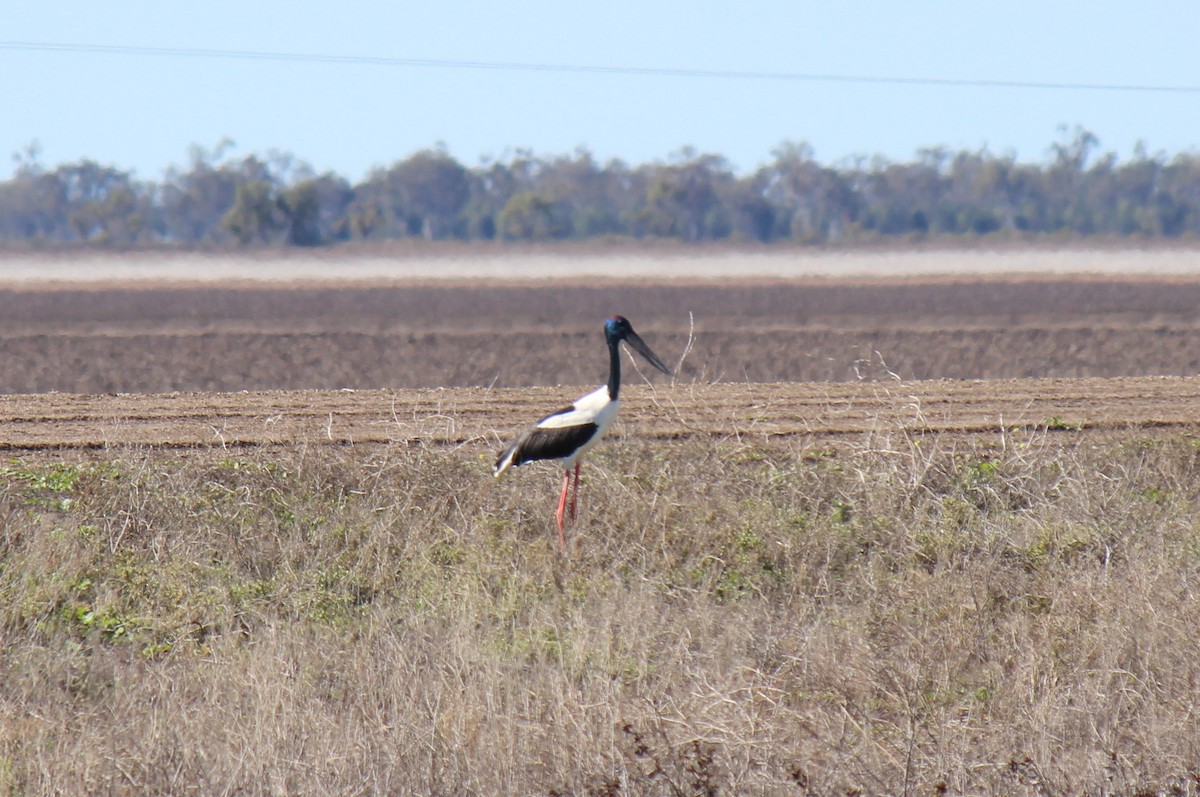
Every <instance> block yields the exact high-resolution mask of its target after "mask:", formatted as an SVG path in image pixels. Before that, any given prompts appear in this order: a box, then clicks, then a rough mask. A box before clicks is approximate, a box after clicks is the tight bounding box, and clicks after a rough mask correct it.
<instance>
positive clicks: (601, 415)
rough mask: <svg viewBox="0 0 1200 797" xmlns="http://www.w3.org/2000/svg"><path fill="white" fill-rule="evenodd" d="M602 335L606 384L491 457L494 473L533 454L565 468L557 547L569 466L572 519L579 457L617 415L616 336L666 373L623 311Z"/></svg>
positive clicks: (618, 358) (561, 537)
mask: <svg viewBox="0 0 1200 797" xmlns="http://www.w3.org/2000/svg"><path fill="white" fill-rule="evenodd" d="M604 339H605V341H606V342H607V343H608V355H609V359H608V362H609V366H608V384H607V385H602V386H601V387H599V388H597V389H596V390H594V391H592V392H591V393H588V394H587V395H586V396H584V397H583V398H581V399H579V400H578V401H576V402H575V403H574V404H572V405H571V406H570V407H566V408H565V409H561V410H559V411H558V412H554V413H551V414H550V415H547V416H546V417H545V418H542V419H541V420H540V421H538V422H537V423H535V424H534V425H533V426H531V427H529V428H528V429H526V430H525V431H524V432H523V433H521V434H520V435H519V436H518V437H517V438H516V439H515V440H513V441H512V442H511V443H509V444H508V445H507V446H505V447H504V450H503V451H501V452H500V456H499V457H498V458H497V459H496V469H495V471H494V475H495V476H497V477H499V476H501V475H503V474H504V472H505V471H507V470H508V469H509V468H513V467H516V466H518V465H523V464H525V463H526V462H532V461H534V460H538V459H561V460H562V461H563V464H564V466H565V467H566V472H565V473H564V474H563V485H562V493H561V494H560V495H559V496H558V509H557V511H556V512H555V513H554V520H555V522H556V523H557V524H558V544H559V546H561V547H566V538H565V536H564V527H565V525H566V524H565V522H564V516H565V515H566V511H567V487H568V486H570V484H571V470H572V466H573V467H574V471H575V489H574V491H573V492H572V494H571V520H572V521H573V520H575V508H576V502H577V500H578V498H579V458H580V457H581V456H582V455H583V453H584V452H585V451H587V450H588V449H589V448H591V447H592V446H594V445H595V444H596V441H598V440H599V439H600V438H601V437H603V436H604V433H605V432H607V431H608V429H609V427H610V426H612V425H613V421H615V420H616V419H617V396H618V394H619V393H620V392H621V351H620V344H621V341H626V342H628V343H629V345H630V346H632V347H633V350H634V351H636V352H637V353H638V354H640V355H642V356H643V357H645V358H646V360H647V362H649V363H650V364H651V365H653V366H654V367H655V368H657V369H658V370H660V371H662V372H663V373H664V374H668V375H669V374H670V373H671V372H670V370H668V368H667V366H666V365H664V364H663V361H662V360H660V359H659V358H658V355H657V354H655V353H654V352H653V351H651V350H650V347H649V346H647V345H646V342H645V341H643V340H642V339H641V337H640V336H639V335H638V333H636V332H634V331H633V325H632V324H630V323H629V321H628V320H627V319H625V318H624V317H623V316H619V315H616V316H613V317H612V318H610V319H608V320H607V321H605V322H604Z"/></svg>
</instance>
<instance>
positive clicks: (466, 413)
mask: <svg viewBox="0 0 1200 797" xmlns="http://www.w3.org/2000/svg"><path fill="white" fill-rule="evenodd" d="M576 392H578V391H576V390H573V389H571V388H526V389H511V390H488V389H472V388H456V389H436V390H401V391H392V390H367V391H259V392H241V393H169V394H129V395H68V394H46V395H16V396H8V397H5V399H4V401H3V402H2V404H0V430H2V431H0V448H2V449H5V450H9V451H25V452H34V451H39V450H40V451H49V452H56V453H57V452H61V451H62V450H64V449H93V450H103V449H108V448H113V447H119V446H152V447H155V448H165V449H169V448H178V449H194V448H216V449H226V448H233V447H261V446H272V445H287V446H292V445H297V444H304V445H308V446H322V445H333V446H344V445H372V444H389V445H390V444H403V445H422V446H430V445H432V446H447V447H459V446H472V447H476V446H477V447H479V448H480V449H481V450H483V451H487V450H490V449H491V448H492V447H494V446H496V445H499V444H500V443H501V442H502V441H503V439H504V438H506V437H507V436H508V435H511V434H514V433H515V432H517V431H519V430H520V429H522V428H523V427H524V426H525V425H526V424H528V423H530V422H532V421H534V420H536V419H537V418H538V417H540V414H541V413H543V412H544V411H547V410H549V409H553V408H555V407H558V406H559V405H561V404H563V403H565V402H568V401H570V400H572V399H573V398H575V397H576V396H575V394H576ZM622 405H623V407H622V418H623V421H622V424H621V425H620V426H619V427H618V433H619V434H623V435H626V436H629V437H636V438H641V439H646V440H672V439H679V438H686V437H701V438H703V437H718V438H722V437H737V438H739V439H743V438H749V439H753V440H754V441H756V442H767V443H769V442H771V441H788V440H791V441H795V440H797V439H802V440H804V441H808V442H809V443H811V444H812V445H823V444H826V443H829V442H832V441H836V440H838V439H848V438H853V439H854V440H855V441H856V443H857V442H859V441H861V440H862V438H863V436H870V435H871V434H872V433H873V432H876V431H879V430H882V429H886V430H887V432H888V434H892V435H894V434H896V433H898V432H901V433H904V434H908V435H929V436H934V437H937V438H938V439H941V440H945V439H949V438H953V437H958V436H966V437H982V438H986V439H989V440H997V439H999V440H1002V439H1003V437H1004V435H1005V434H1006V433H1012V432H1016V431H1022V432H1036V431H1039V430H1041V431H1045V432H1047V433H1066V434H1072V435H1080V434H1085V435H1086V434H1096V433H1104V432H1111V431H1114V430H1119V431H1122V432H1130V431H1133V430H1137V429H1145V430H1147V431H1149V430H1155V429H1179V430H1182V431H1188V430H1192V429H1196V430H1200V378H1197V377H1189V378H1178V377H1146V378H1120V379H1022V380H993V381H954V380H937V381H925V382H899V381H881V382H859V383H810V384H799V383H775V384H720V385H675V386H670V385H649V386H647V385H641V386H639V385H636V384H635V385H633V386H631V387H628V388H627V389H626V390H625V392H624V393H623V398H622Z"/></svg>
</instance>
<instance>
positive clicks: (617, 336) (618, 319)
mask: <svg viewBox="0 0 1200 797" xmlns="http://www.w3.org/2000/svg"><path fill="white" fill-rule="evenodd" d="M604 337H605V338H606V339H607V340H608V345H609V346H612V347H614V350H615V347H616V346H617V344H618V343H620V342H621V341H625V342H626V343H628V344H629V345H630V347H631V348H632V349H633V350H634V351H636V352H637V353H638V354H640V355H642V356H643V357H645V358H646V362H648V363H650V364H651V365H653V366H654V367H655V368H657V369H658V370H660V371H662V372H663V373H664V374H668V375H670V373H671V371H670V369H669V368H667V366H666V365H665V364H663V361H662V360H660V359H659V358H658V355H657V354H655V353H654V352H653V351H651V350H650V347H649V346H647V345H646V342H645V341H644V340H642V338H641V336H640V335H638V333H636V332H634V331H633V324H630V323H629V319H628V318H626V317H625V316H623V315H615V316H613V317H612V318H609V319H608V320H607V321H605V322H604Z"/></svg>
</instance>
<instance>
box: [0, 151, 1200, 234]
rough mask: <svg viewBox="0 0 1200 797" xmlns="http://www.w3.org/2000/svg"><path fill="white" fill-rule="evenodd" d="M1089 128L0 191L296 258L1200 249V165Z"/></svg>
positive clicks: (48, 213)
mask: <svg viewBox="0 0 1200 797" xmlns="http://www.w3.org/2000/svg"><path fill="white" fill-rule="evenodd" d="M1097 145H1098V141H1097V139H1096V137H1095V136H1094V135H1093V134H1092V133H1090V132H1088V131H1086V130H1083V129H1079V128H1076V129H1075V130H1074V131H1071V132H1069V133H1067V134H1066V135H1064V137H1063V139H1062V140H1061V141H1060V142H1058V143H1056V144H1053V145H1051V148H1050V151H1049V152H1050V156H1049V158H1048V159H1047V160H1046V161H1045V162H1043V163H1019V162H1017V161H1016V160H1015V159H1014V158H1013V157H1011V156H1007V155H995V154H992V153H990V152H988V151H987V150H986V149H983V150H980V151H975V152H969V151H959V152H951V151H949V150H947V149H945V148H930V149H924V150H921V151H919V152H918V153H917V157H916V159H915V160H913V161H911V162H908V163H893V162H890V161H887V160H884V159H882V158H859V159H853V160H849V161H846V162H844V163H843V164H841V165H838V166H828V165H822V164H820V163H818V162H817V161H816V160H815V159H814V157H813V151H812V149H811V148H810V147H808V146H807V145H805V144H796V143H787V144H784V145H782V146H780V147H779V148H778V149H776V150H775V151H774V152H773V153H772V156H773V160H772V161H771V162H770V163H768V164H767V165H765V166H763V167H762V168H760V169H758V170H757V171H756V172H754V173H753V174H750V175H746V176H737V175H736V174H735V173H734V172H733V171H732V169H731V168H730V166H729V164H728V163H727V162H726V161H725V160H724V159H723V158H721V157H720V156H717V155H710V154H701V153H697V152H695V151H693V150H690V149H684V150H682V151H681V152H679V153H677V154H676V155H674V156H672V157H671V158H670V159H668V161H667V162H665V163H652V164H643V165H640V166H630V165H627V164H625V163H623V162H621V161H617V160H614V161H610V162H608V163H598V162H597V161H596V160H595V159H594V158H593V157H592V155H591V154H590V153H588V152H587V151H584V150H580V151H577V152H575V153H574V154H572V155H567V156H554V157H549V158H542V157H535V156H534V155H533V154H531V153H527V152H518V153H517V154H515V155H513V156H511V157H509V158H508V159H507V160H505V161H501V160H488V161H483V162H481V163H480V165H478V166H474V167H470V166H465V165H463V164H461V163H459V162H458V161H457V160H455V159H454V158H453V157H451V156H450V155H449V154H447V153H446V152H445V151H444V150H443V149H440V148H433V149H429V150H425V151H422V152H418V153H416V154H414V155H411V156H409V157H407V158H405V159H404V160H401V161H398V162H396V163H395V164H393V165H392V166H390V167H388V168H379V169H376V170H375V171H373V172H372V173H371V174H370V175H368V176H367V177H366V178H365V179H364V180H363V181H362V182H360V183H358V184H351V183H350V182H349V181H348V180H346V179H345V178H344V177H341V176H338V175H337V174H333V173H325V174H316V173H314V171H313V170H312V169H311V168H310V167H308V166H307V165H306V164H304V163H303V162H300V161H298V160H296V159H295V158H293V157H292V156H290V155H271V156H269V157H266V158H260V157H258V156H254V155H251V156H247V157H240V158H238V157H232V156H230V154H229V151H230V147H231V145H230V144H229V142H222V144H220V145H218V146H217V147H215V148H214V149H212V150H206V149H202V148H193V150H192V152H191V155H190V162H189V163H188V165H187V167H186V168H183V169H181V168H172V169H171V170H169V171H168V172H167V173H166V174H165V176H164V178H163V180H162V181H161V182H152V181H145V180H138V179H135V178H134V176H133V175H132V174H131V173H129V172H123V171H120V170H118V169H115V168H112V167H109V166H104V165H101V164H99V163H96V162H93V161H90V160H83V161H80V162H79V163H71V164H65V165H61V166H58V167H56V168H53V169H47V168H45V167H43V166H42V165H41V164H40V163H39V160H38V150H37V147H36V145H31V146H30V148H29V149H28V150H27V151H26V152H24V153H20V154H18V155H16V156H14V158H15V159H16V169H15V171H14V174H13V176H12V178H11V179H9V180H7V181H4V182H0V244H3V245H7V246H12V245H19V246H34V247H38V246H56V245H98V246H112V247H143V246H168V247H179V248H190V247H231V246H297V247H311V246H324V245H329V244H335V243H338V242H343V241H383V240H394V239H403V238H423V239H427V240H443V239H451V240H463V241H473V240H507V241H555V240H567V239H589V238H597V237H619V238H631V239H647V238H665V239H677V240H681V241H687V242H701V241H752V242H766V243H769V242H776V241H792V242H801V243H813V244H826V243H854V242H867V241H879V240H889V239H897V238H903V239H910V240H919V239H921V238H925V237H945V236H962V235H970V236H1010V237H1026V236H1046V235H1048V236H1065V237H1083V236H1093V235H1102V236H1115V237H1138V238H1179V237H1188V236H1192V237H1194V236H1197V235H1200V155H1198V154H1194V153H1193V154H1179V155H1175V156H1173V157H1167V156H1165V155H1162V154H1158V155H1150V154H1148V153H1146V152H1145V151H1144V149H1142V148H1139V150H1138V151H1137V152H1135V154H1134V157H1133V158H1131V159H1126V160H1119V159H1118V158H1117V157H1116V156H1115V155H1113V154H1111V153H1109V154H1103V155H1099V156H1097Z"/></svg>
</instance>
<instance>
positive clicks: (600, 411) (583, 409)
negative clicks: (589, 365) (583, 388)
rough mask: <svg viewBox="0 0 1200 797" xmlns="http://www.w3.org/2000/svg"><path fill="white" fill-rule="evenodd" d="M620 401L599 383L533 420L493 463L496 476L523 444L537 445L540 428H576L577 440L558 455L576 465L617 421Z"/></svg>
mask: <svg viewBox="0 0 1200 797" xmlns="http://www.w3.org/2000/svg"><path fill="white" fill-rule="evenodd" d="M620 403H621V402H620V401H618V400H616V399H613V398H610V397H609V395H608V386H607V385H601V386H600V387H598V388H596V389H595V390H593V391H592V392H591V393H588V394H587V395H586V396H584V397H582V398H580V399H578V400H577V401H576V402H575V403H574V404H572V405H571V406H570V407H568V408H567V409H565V410H562V411H561V412H556V413H554V414H553V415H547V416H546V417H545V418H542V419H541V420H540V421H538V422H537V423H536V424H534V425H533V427H532V428H530V429H529V431H528V432H526V433H525V435H523V436H522V438H521V439H520V440H518V441H517V444H515V445H513V446H512V447H511V448H510V450H509V451H508V452H507V453H506V455H505V457H504V458H503V459H501V460H500V464H499V465H497V466H496V469H495V475H496V476H497V477H499V476H501V475H503V474H504V472H505V471H507V470H508V469H509V468H511V467H512V465H513V461H514V459H516V458H517V455H518V452H519V451H520V450H521V449H522V448H523V447H529V448H536V445H537V438H538V437H539V430H551V429H554V430H557V432H558V433H559V434H561V433H562V432H569V430H571V429H577V430H579V432H578V444H577V445H576V446H575V447H574V449H573V450H572V451H571V452H570V453H569V454H568V455H567V456H564V457H561V461H562V463H563V467H565V468H567V469H570V468H571V467H573V466H574V465H575V461H576V460H578V459H579V458H580V457H581V456H583V454H585V453H586V452H587V451H588V450H589V449H591V447H592V446H594V445H596V443H597V442H599V440H600V438H601V437H604V435H605V434H606V433H607V432H608V430H609V429H610V428H611V427H612V425H613V423H614V422H616V420H617V410H618V408H619V406H620Z"/></svg>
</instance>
